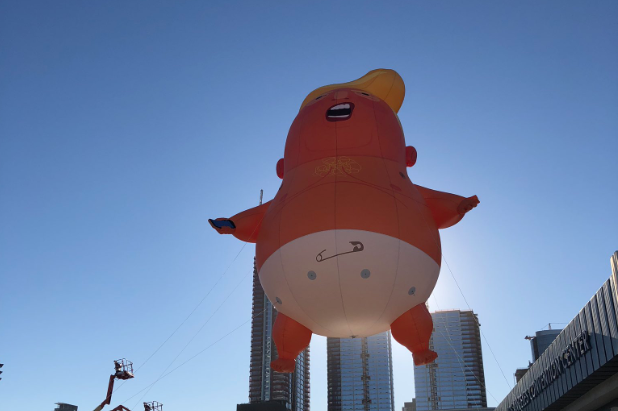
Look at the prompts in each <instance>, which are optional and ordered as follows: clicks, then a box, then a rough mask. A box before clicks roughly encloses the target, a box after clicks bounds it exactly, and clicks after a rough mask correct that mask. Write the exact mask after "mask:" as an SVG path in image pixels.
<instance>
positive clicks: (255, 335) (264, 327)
mask: <svg viewBox="0 0 618 411" xmlns="http://www.w3.org/2000/svg"><path fill="white" fill-rule="evenodd" d="M275 318H277V310H275V309H274V307H273V305H272V304H271V303H270V301H269V300H268V297H266V294H265V293H264V289H263V288H262V285H261V284H260V279H259V278H258V275H257V270H256V268H255V263H254V267H253V308H252V320H251V367H250V377H249V403H258V402H263V401H274V400H277V401H283V402H284V403H285V407H286V408H287V409H288V410H292V411H309V347H307V348H306V349H305V350H304V351H303V352H302V353H300V355H299V356H298V357H297V358H296V370H295V371H294V372H293V373H291V374H287V373H278V372H276V371H273V370H272V368H270V362H271V361H272V360H274V359H276V358H277V348H276V347H275V344H274V341H273V339H272V329H273V324H274V323H275Z"/></svg>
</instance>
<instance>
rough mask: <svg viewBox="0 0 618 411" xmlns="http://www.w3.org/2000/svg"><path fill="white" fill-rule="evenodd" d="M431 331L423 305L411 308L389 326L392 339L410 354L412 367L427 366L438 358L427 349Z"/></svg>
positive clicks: (428, 315)
mask: <svg viewBox="0 0 618 411" xmlns="http://www.w3.org/2000/svg"><path fill="white" fill-rule="evenodd" d="M432 331H433V321H432V319H431V314H429V311H428V310H427V307H426V306H425V304H419V305H417V306H415V307H413V308H411V309H410V310H408V311H406V312H405V313H403V314H402V315H401V316H400V317H399V318H397V319H396V320H395V322H393V323H392V324H391V333H392V335H393V338H394V339H395V340H396V341H397V342H398V343H399V344H401V345H403V346H404V347H406V348H407V349H408V350H410V351H411V352H412V357H413V358H414V365H425V364H429V363H431V362H433V361H434V360H435V359H436V358H438V354H437V353H436V352H434V351H431V350H430V349H429V338H430V337H431V332H432Z"/></svg>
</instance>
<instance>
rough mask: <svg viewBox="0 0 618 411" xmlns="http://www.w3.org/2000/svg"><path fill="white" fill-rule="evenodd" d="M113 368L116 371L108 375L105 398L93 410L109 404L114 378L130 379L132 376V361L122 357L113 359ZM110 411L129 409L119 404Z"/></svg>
mask: <svg viewBox="0 0 618 411" xmlns="http://www.w3.org/2000/svg"><path fill="white" fill-rule="evenodd" d="M114 369H115V370H116V372H115V373H114V374H112V375H110V376H109V384H108V385H107V396H106V397H105V400H103V402H102V403H101V404H100V405H99V406H98V407H97V408H95V409H94V411H101V410H102V409H103V407H105V406H106V405H109V403H110V402H111V401H112V393H113V392H114V381H115V380H116V378H117V379H119V380H130V379H131V378H133V377H134V375H133V363H132V362H131V361H127V360H126V359H124V358H121V359H120V360H116V361H114ZM112 411H130V410H129V409H128V408H126V407H125V406H123V405H119V406H117V407H116V408H114V409H113V410H112Z"/></svg>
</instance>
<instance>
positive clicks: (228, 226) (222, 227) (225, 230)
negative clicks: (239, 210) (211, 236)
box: [208, 218, 236, 234]
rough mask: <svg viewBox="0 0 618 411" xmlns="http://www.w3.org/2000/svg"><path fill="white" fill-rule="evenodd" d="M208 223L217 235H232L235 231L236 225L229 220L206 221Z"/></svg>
mask: <svg viewBox="0 0 618 411" xmlns="http://www.w3.org/2000/svg"><path fill="white" fill-rule="evenodd" d="M208 222H209V223H210V226H211V227H212V228H214V229H215V230H217V232H218V233H219V234H233V233H234V231H235V230H236V225H235V224H234V222H233V221H232V220H230V219H229V218H217V219H215V220H211V219H208Z"/></svg>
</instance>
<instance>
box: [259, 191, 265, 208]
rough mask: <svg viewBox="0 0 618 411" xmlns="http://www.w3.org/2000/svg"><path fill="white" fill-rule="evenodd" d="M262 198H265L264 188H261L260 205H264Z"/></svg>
mask: <svg viewBox="0 0 618 411" xmlns="http://www.w3.org/2000/svg"><path fill="white" fill-rule="evenodd" d="M262 198H264V190H260V205H262Z"/></svg>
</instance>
